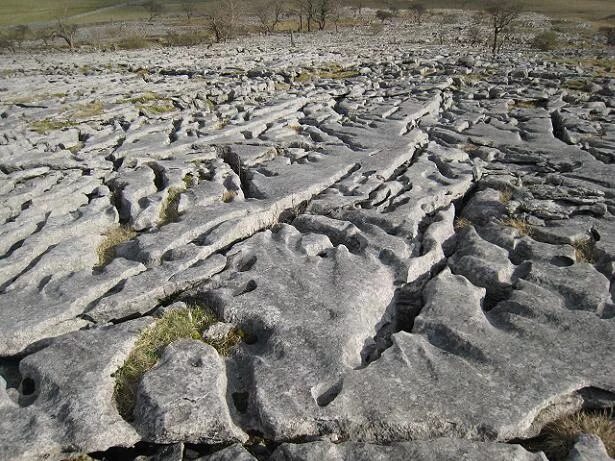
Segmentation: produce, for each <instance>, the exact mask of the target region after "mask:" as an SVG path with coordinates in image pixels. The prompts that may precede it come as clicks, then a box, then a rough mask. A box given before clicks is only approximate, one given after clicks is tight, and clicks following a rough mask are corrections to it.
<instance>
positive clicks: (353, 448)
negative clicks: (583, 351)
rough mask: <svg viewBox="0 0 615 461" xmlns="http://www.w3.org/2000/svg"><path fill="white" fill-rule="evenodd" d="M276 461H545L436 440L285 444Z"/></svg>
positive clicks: (500, 448)
mask: <svg viewBox="0 0 615 461" xmlns="http://www.w3.org/2000/svg"><path fill="white" fill-rule="evenodd" d="M271 459H272V460H274V461H317V460H324V459H326V460H331V461H371V460H383V461H384V460H387V461H396V460H400V461H401V460H407V459H412V460H416V461H428V460H435V459H437V460H439V461H449V460H450V461H458V460H468V461H469V460H472V461H481V460H485V461H498V460H501V461H545V460H546V459H547V458H546V457H545V456H544V455H543V454H541V453H530V452H528V451H526V450H524V449H523V448H522V447H520V446H518V445H516V446H515V445H506V444H501V443H500V444H490V443H481V442H470V441H467V440H461V439H459V440H455V439H435V440H430V441H424V442H420V441H419V442H402V443H394V444H391V445H388V446H382V445H371V444H369V443H360V442H344V443H339V444H333V443H331V442H312V443H306V444H301V445H293V444H282V445H281V446H280V447H279V448H277V449H276V450H275V452H274V453H273V455H272V457H271Z"/></svg>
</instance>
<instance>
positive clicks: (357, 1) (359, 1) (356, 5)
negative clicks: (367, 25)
mask: <svg viewBox="0 0 615 461" xmlns="http://www.w3.org/2000/svg"><path fill="white" fill-rule="evenodd" d="M363 8H365V1H364V0H354V1H353V2H352V9H353V10H354V13H355V16H358V17H360V18H362V17H363Z"/></svg>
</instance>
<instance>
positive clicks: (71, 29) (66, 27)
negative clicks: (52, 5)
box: [53, 19, 79, 51]
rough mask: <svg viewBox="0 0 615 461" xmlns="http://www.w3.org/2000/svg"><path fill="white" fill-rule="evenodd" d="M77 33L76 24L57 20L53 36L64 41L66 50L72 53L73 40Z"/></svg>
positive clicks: (73, 47)
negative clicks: (66, 46)
mask: <svg viewBox="0 0 615 461" xmlns="http://www.w3.org/2000/svg"><path fill="white" fill-rule="evenodd" d="M78 31H79V27H78V26H77V25H76V24H68V23H67V22H66V21H64V20H62V19H59V20H58V23H57V24H56V28H55V31H54V33H53V36H54V37H58V38H61V39H62V40H64V41H65V42H66V44H67V45H68V48H69V49H70V50H71V51H73V50H74V49H75V39H76V37H77V32H78Z"/></svg>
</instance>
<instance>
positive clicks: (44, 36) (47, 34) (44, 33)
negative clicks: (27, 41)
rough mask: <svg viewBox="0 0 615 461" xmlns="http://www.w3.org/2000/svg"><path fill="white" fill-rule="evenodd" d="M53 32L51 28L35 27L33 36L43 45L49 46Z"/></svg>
mask: <svg viewBox="0 0 615 461" xmlns="http://www.w3.org/2000/svg"><path fill="white" fill-rule="evenodd" d="M54 34H55V30H54V29H53V28H48V27H45V28H43V29H35V30H34V33H33V35H34V38H35V39H36V40H40V41H42V42H43V45H44V46H45V47H48V46H49V40H52V39H53V37H54Z"/></svg>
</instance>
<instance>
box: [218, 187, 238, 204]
mask: <svg viewBox="0 0 615 461" xmlns="http://www.w3.org/2000/svg"><path fill="white" fill-rule="evenodd" d="M235 197H237V192H235V191H234V190H225V191H224V194H222V201H223V202H224V203H230V202H232V201H233V200H235Z"/></svg>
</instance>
